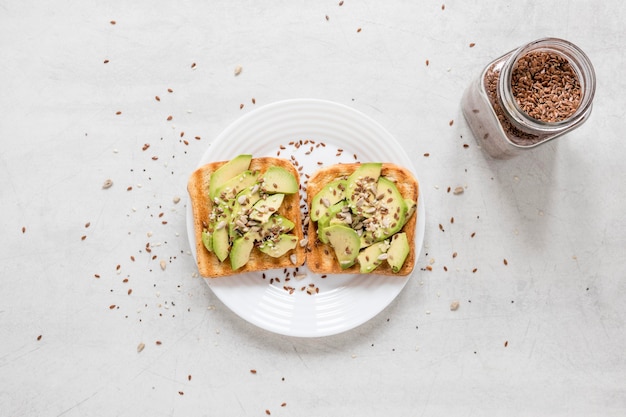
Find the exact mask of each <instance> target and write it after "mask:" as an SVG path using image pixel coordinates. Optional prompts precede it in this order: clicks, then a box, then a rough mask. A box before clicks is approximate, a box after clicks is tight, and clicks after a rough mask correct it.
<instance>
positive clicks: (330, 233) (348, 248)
mask: <svg viewBox="0 0 626 417" xmlns="http://www.w3.org/2000/svg"><path fill="white" fill-rule="evenodd" d="M324 234H325V235H326V236H327V237H328V242H329V243H330V245H331V246H332V247H333V249H334V250H335V256H336V257H337V260H338V261H339V266H341V269H346V268H350V267H351V266H352V265H354V262H355V261H356V258H357V256H358V255H359V246H360V245H361V240H360V239H359V235H358V234H357V233H356V231H354V230H353V229H351V228H349V227H347V226H341V225H338V224H337V225H333V226H329V227H327V228H326V229H324Z"/></svg>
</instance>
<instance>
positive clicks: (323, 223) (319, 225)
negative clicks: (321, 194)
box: [317, 200, 348, 243]
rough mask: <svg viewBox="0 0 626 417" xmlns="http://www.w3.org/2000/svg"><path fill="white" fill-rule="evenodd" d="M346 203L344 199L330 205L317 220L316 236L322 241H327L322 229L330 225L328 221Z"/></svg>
mask: <svg viewBox="0 0 626 417" xmlns="http://www.w3.org/2000/svg"><path fill="white" fill-rule="evenodd" d="M347 204H348V202H347V201H346V200H341V201H339V202H338V203H336V204H334V205H332V206H330V207H329V208H328V211H327V212H326V213H325V214H324V215H323V216H322V217H320V219H319V220H318V221H317V237H318V239H319V240H320V241H321V242H322V243H328V238H327V236H326V234H325V233H324V229H325V228H327V227H328V226H330V221H331V220H332V219H333V218H334V217H335V216H336V215H337V213H339V212H340V211H341V210H343V208H344V207H345V206H346V205H347Z"/></svg>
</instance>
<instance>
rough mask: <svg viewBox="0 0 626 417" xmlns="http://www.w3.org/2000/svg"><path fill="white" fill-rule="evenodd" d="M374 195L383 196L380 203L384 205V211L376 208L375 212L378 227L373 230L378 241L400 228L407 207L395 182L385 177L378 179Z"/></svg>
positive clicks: (403, 221)
mask: <svg viewBox="0 0 626 417" xmlns="http://www.w3.org/2000/svg"><path fill="white" fill-rule="evenodd" d="M376 195H378V196H380V195H383V196H384V197H383V198H382V199H381V200H380V204H381V205H382V206H383V207H385V210H384V212H383V211H381V210H378V213H377V214H376V217H377V220H378V222H379V225H380V227H379V228H378V229H377V230H376V231H375V232H374V238H375V239H376V241H380V240H384V239H387V238H388V237H390V236H392V235H393V234H395V233H396V232H398V231H399V230H400V229H402V226H404V223H405V219H406V214H407V211H408V208H407V205H406V201H405V200H404V198H403V197H402V194H400V191H398V187H396V184H394V183H393V182H392V181H390V180H388V179H387V178H385V177H380V178H379V179H378V187H377V191H376Z"/></svg>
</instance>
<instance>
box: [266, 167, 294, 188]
mask: <svg viewBox="0 0 626 417" xmlns="http://www.w3.org/2000/svg"><path fill="white" fill-rule="evenodd" d="M261 179H262V182H261V188H262V189H263V191H264V192H266V193H268V194H275V193H283V194H295V193H297V192H298V189H299V188H300V184H298V181H296V177H295V176H294V175H293V174H292V173H291V172H289V171H287V170H286V169H285V168H283V167H280V166H271V167H269V168H268V169H267V171H265V173H264V174H263V176H262V177H261Z"/></svg>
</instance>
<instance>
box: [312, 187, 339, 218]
mask: <svg viewBox="0 0 626 417" xmlns="http://www.w3.org/2000/svg"><path fill="white" fill-rule="evenodd" d="M346 184H347V181H346V180H335V181H332V182H329V183H328V184H326V185H325V186H324V188H322V189H321V190H320V191H319V192H318V193H317V194H315V197H313V199H312V200H311V210H310V213H309V215H310V216H311V220H313V221H314V222H316V221H318V220H319V219H321V218H322V217H324V215H325V214H326V213H327V212H328V210H329V209H330V207H331V206H332V205H334V204H337V203H338V202H339V201H341V200H343V199H344V198H345V196H346Z"/></svg>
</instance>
